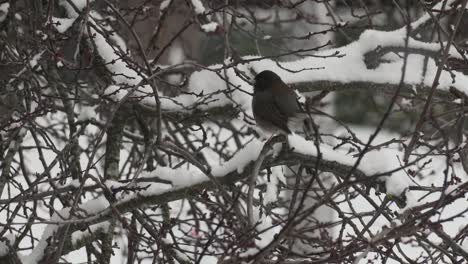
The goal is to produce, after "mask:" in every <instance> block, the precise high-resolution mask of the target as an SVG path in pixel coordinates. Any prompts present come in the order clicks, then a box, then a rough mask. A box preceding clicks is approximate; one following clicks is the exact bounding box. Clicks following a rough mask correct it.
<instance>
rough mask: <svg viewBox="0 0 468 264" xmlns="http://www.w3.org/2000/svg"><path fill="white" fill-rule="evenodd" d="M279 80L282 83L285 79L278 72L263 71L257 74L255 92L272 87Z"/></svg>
mask: <svg viewBox="0 0 468 264" xmlns="http://www.w3.org/2000/svg"><path fill="white" fill-rule="evenodd" d="M278 82H280V83H282V82H283V81H282V80H281V78H280V77H279V76H278V75H277V74H276V73H274V72H272V71H262V72H261V73H259V74H257V76H255V83H254V93H255V92H262V91H266V90H268V89H271V87H272V86H273V85H274V84H276V83H278Z"/></svg>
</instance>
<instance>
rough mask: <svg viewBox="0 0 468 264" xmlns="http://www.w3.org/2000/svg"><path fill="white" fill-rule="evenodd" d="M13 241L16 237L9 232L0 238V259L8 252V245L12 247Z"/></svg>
mask: <svg viewBox="0 0 468 264" xmlns="http://www.w3.org/2000/svg"><path fill="white" fill-rule="evenodd" d="M15 240H16V237H15V236H14V235H13V234H12V233H10V232H6V234H5V235H3V236H2V237H1V238H0V257H2V256H5V255H6V254H8V252H10V249H9V248H8V245H9V246H13V243H15Z"/></svg>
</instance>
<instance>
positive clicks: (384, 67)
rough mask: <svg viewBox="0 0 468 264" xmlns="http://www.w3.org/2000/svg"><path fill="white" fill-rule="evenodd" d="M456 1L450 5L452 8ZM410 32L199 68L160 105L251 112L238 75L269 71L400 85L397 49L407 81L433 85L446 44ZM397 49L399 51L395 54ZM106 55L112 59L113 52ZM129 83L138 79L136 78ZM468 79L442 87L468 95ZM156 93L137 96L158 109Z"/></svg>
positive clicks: (118, 93) (450, 79)
mask: <svg viewBox="0 0 468 264" xmlns="http://www.w3.org/2000/svg"><path fill="white" fill-rule="evenodd" d="M452 2H453V1H451V2H449V3H448V4H447V5H446V6H450V4H451V3H452ZM437 8H440V6H436V7H435V8H434V9H437ZM429 19H430V16H429V15H428V14H425V15H423V16H422V17H421V18H420V19H418V20H417V21H415V22H413V23H412V24H411V27H410V28H411V29H412V30H415V29H417V28H418V27H419V26H421V25H423V24H424V23H426V22H427V21H428V20H429ZM410 33H411V32H409V33H407V28H406V27H403V28H401V29H398V30H394V31H388V32H387V31H377V30H366V31H365V32H364V33H362V34H361V36H360V37H359V39H358V40H356V41H355V42H352V43H350V44H348V45H346V46H343V47H339V48H334V49H328V50H322V51H318V52H316V53H315V54H313V55H312V56H308V57H306V58H303V59H299V60H295V61H287V62H277V61H274V60H272V59H266V58H262V57H257V56H246V57H243V58H241V59H240V60H237V61H236V62H232V61H227V62H226V65H227V66H226V65H221V64H217V65H212V66H209V67H207V68H205V69H203V70H201V71H197V72H194V73H193V74H192V75H191V76H190V78H189V83H188V92H189V94H184V95H179V96H177V97H164V96H162V98H161V109H162V110H163V111H191V110H193V109H195V108H198V109H210V108H213V107H219V106H225V105H234V106H240V107H242V109H243V110H246V111H249V109H250V100H251V96H250V93H251V92H252V87H251V84H249V83H248V82H246V81H245V77H243V78H241V77H239V75H240V74H243V75H245V76H247V77H248V78H250V79H252V78H253V76H254V74H255V73H258V72H260V71H263V70H267V69H268V70H273V71H275V72H276V73H277V74H278V75H280V76H281V77H282V78H283V80H284V81H285V82H286V83H290V84H297V83H310V84H311V85H313V83H316V82H323V81H329V82H337V83H344V84H346V83H356V82H365V83H374V84H382V85H386V84H388V85H398V84H399V83H400V79H401V76H402V67H403V64H404V63H405V62H404V60H403V59H402V56H400V55H401V54H397V53H402V52H403V51H404V50H407V51H408V52H409V53H410V55H409V56H408V60H407V62H406V63H407V67H406V74H405V80H404V84H405V85H414V86H416V85H419V86H424V87H430V86H431V85H432V82H433V81H434V80H433V76H434V74H435V72H436V71H437V68H438V67H439V66H438V65H437V63H436V59H437V56H438V55H439V54H440V52H441V51H442V49H443V46H444V43H442V45H441V44H440V43H428V42H423V41H420V40H417V39H415V38H413V37H411V36H410ZM406 38H408V46H407V47H406V46H405V41H406ZM441 46H442V47H441ZM106 50H109V49H106ZM382 50H384V51H386V52H384V53H382V54H380V55H381V56H382V57H381V59H384V61H385V62H379V63H378V65H377V66H376V67H372V66H370V65H368V63H369V62H368V57H369V54H375V53H379V52H378V51H382ZM392 51H394V52H395V53H390V52H392ZM428 54H429V55H432V56H433V57H431V58H429V59H428V61H427V64H426V62H425V56H426V55H428ZM105 56H106V57H109V55H108V54H106V55H105ZM113 56H114V57H115V59H114V61H119V59H118V55H117V54H114V55H113ZM449 56H450V57H451V58H455V59H462V54H460V53H459V52H458V51H457V50H456V49H455V48H454V47H451V48H450V51H449ZM377 59H380V58H377ZM119 63H123V62H119ZM109 67H115V66H109ZM122 67H124V66H122ZM226 68H227V69H226ZM125 72H126V74H125V75H128V76H132V77H134V78H137V80H141V79H138V77H136V75H137V74H135V73H134V72H131V70H126V71H125ZM156 74H158V73H156ZM130 83H133V84H135V83H138V82H135V81H132V82H130ZM466 83H468V77H467V76H466V75H464V74H463V73H461V72H456V71H451V72H449V71H448V70H444V71H443V72H442V75H441V77H440V79H439V84H438V87H437V88H438V89H439V90H441V91H448V90H449V88H450V87H454V88H455V89H457V90H458V91H460V92H462V93H464V94H468V88H467V86H466ZM132 91H133V90H132ZM127 93H128V88H127V89H126V88H125V87H121V85H120V86H119V85H112V86H110V87H108V88H107V90H106V94H108V95H109V96H110V97H112V98H113V99H114V100H120V99H121V98H123V97H124V96H125V95H126V94H127ZM151 93H152V91H151V87H149V86H148V85H144V86H140V87H139V88H138V90H137V91H135V92H134V94H133V96H135V97H138V98H141V97H143V99H141V101H140V103H141V104H144V105H146V106H151V107H154V106H155V102H154V100H153V99H152V98H151V96H148V95H149V94H151Z"/></svg>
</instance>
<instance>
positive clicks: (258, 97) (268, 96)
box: [252, 70, 308, 135]
mask: <svg viewBox="0 0 468 264" xmlns="http://www.w3.org/2000/svg"><path fill="white" fill-rule="evenodd" d="M253 88H254V92H253V99H252V112H253V116H254V119H255V122H256V123H257V126H258V127H259V128H260V129H261V130H262V131H263V132H265V133H267V134H278V133H279V134H284V135H288V134H291V133H293V132H294V131H295V130H297V129H298V128H302V126H303V125H304V121H305V120H306V119H307V117H308V115H307V113H306V111H305V110H304V108H303V107H302V105H301V104H300V103H299V101H298V96H297V93H296V92H295V90H294V89H292V88H291V87H289V86H288V85H287V84H285V83H284V82H283V80H281V78H280V77H279V76H278V75H277V74H276V73H274V72H272V71H269V70H265V71H262V72H260V73H259V74H257V75H256V76H255V82H254V85H253Z"/></svg>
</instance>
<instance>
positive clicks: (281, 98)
mask: <svg viewBox="0 0 468 264" xmlns="http://www.w3.org/2000/svg"><path fill="white" fill-rule="evenodd" d="M272 90H274V93H273V94H274V101H275V104H276V105H277V106H278V109H279V111H280V112H281V113H283V114H284V115H285V116H287V117H292V116H295V115H296V114H298V113H303V112H304V110H303V109H302V107H301V105H300V104H299V101H298V98H297V94H296V92H295V91H294V90H293V89H292V88H290V87H288V86H287V85H286V84H285V83H278V84H276V85H274V86H273V87H272Z"/></svg>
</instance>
